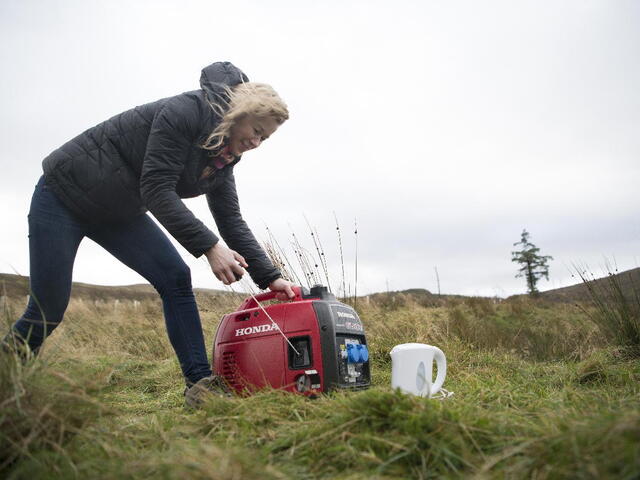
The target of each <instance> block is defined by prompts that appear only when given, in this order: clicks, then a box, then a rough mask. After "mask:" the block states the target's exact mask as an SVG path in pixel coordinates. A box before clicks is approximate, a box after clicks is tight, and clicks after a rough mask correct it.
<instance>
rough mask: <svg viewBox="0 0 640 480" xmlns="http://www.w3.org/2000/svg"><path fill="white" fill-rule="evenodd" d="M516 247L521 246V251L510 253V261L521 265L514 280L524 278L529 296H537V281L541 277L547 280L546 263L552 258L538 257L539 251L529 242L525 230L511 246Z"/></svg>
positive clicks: (527, 233) (546, 256)
mask: <svg viewBox="0 0 640 480" xmlns="http://www.w3.org/2000/svg"><path fill="white" fill-rule="evenodd" d="M518 245H520V246H522V250H517V251H515V252H511V261H512V262H516V263H519V264H520V265H521V266H520V270H519V271H518V274H517V275H516V278H519V277H525V278H526V279H527V289H528V291H529V294H530V295H537V294H538V293H540V292H538V289H537V288H536V284H537V283H538V280H540V278H542V277H544V278H546V279H547V280H549V265H547V262H548V261H549V260H553V257H552V256H550V255H540V253H539V252H540V249H539V248H538V247H536V246H535V245H534V244H533V243H531V242H530V241H529V232H527V231H526V230H522V236H521V238H520V241H519V242H516V243H514V244H513V246H514V247H515V246H518Z"/></svg>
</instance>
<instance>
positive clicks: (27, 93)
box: [0, 0, 640, 296]
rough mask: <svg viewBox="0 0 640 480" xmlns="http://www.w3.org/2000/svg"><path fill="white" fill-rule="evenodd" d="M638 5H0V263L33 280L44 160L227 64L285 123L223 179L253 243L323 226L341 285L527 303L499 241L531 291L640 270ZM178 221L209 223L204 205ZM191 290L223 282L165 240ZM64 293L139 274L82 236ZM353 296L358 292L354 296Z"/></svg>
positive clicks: (44, 1)
mask: <svg viewBox="0 0 640 480" xmlns="http://www.w3.org/2000/svg"><path fill="white" fill-rule="evenodd" d="M638 25H640V2H635V1H614V2H612V1H607V0H601V1H589V0H576V1H562V2H556V1H539V0H534V1H512V0H509V1H481V2H479V1H449V2H435V1H403V0H399V1H395V2H388V1H382V2H378V1H349V2H347V1H324V2H314V1H310V0H297V1H273V2H259V1H234V2H231V1H225V2H217V1H195V0H189V1H183V0H180V1H178V0H173V1H169V0H166V1H158V0H156V1H135V0H133V1H132V0H127V1H124V0H110V1H108V2H107V1H97V0H82V1H76V0H69V1H48V0H40V1H34V0H2V2H1V3H0V64H1V65H2V75H0V100H1V105H2V108H1V109H0V162H1V163H0V165H1V170H0V171H1V172H2V173H1V174H0V186H1V190H0V205H2V211H1V213H2V223H1V224H2V230H3V234H2V235H1V236H0V271H3V272H10V273H11V272H13V271H14V270H16V271H18V272H20V273H22V274H28V270H29V267H28V248H27V222H26V214H27V211H28V206H29V201H30V196H31V193H32V190H33V186H34V185H35V183H36V181H37V179H38V177H39V175H40V174H41V161H42V159H43V158H44V157H45V156H46V155H47V154H48V153H49V152H51V151H52V150H54V149H55V148H57V147H58V146H60V145H61V144H62V143H64V142H65V141H67V140H69V139H70V138H72V137H74V136H75V135H77V134H78V133H80V132H82V131H83V130H85V129H86V128H88V127H91V126H93V125H95V124H97V123H99V122H101V121H103V120H105V119H106V118H108V117H110V116H112V115H114V114H117V113H119V112H121V111H123V110H126V109H129V108H131V107H133V106H135V105H139V104H143V103H146V102H149V101H153V100H156V99H158V98H161V97H165V96H170V95H174V94H178V93H180V92H183V91H187V90H193V89H195V88H198V79H199V75H200V70H201V68H202V67H204V66H206V65H208V64H210V63H212V62H214V61H217V60H229V61H232V62H233V63H234V64H236V65H237V66H238V67H240V68H241V69H243V70H244V71H245V72H246V73H247V74H248V75H249V77H250V79H251V80H255V81H262V82H266V83H270V84H272V85H273V86H274V87H275V88H276V89H277V90H278V91H279V93H280V94H281V96H282V97H283V98H284V99H285V101H286V102H287V103H288V105H289V107H290V111H291V119H290V120H289V122H287V123H286V124H285V125H284V126H283V127H282V128H281V129H280V130H279V131H278V132H277V133H276V134H275V135H274V136H273V137H272V138H271V139H270V140H269V141H268V142H266V143H265V144H264V145H262V146H261V147H260V148H259V149H257V150H255V151H252V152H250V153H248V154H246V155H245V156H244V158H243V160H242V162H241V163H240V164H239V165H238V167H237V168H236V172H237V173H236V178H237V182H238V190H239V194H240V200H241V205H242V209H243V213H244V216H245V219H246V220H247V221H248V223H249V225H250V226H252V228H253V230H254V232H255V233H256V235H257V236H258V237H259V238H261V239H265V238H266V234H265V230H264V225H265V224H266V225H268V226H269V227H270V229H271V230H272V231H273V232H274V233H275V235H276V237H277V238H278V239H279V241H280V243H281V244H283V245H287V244H288V242H289V236H290V233H291V232H292V231H293V232H295V233H296V235H297V236H298V237H299V238H301V239H304V241H305V242H308V243H307V245H308V247H309V248H311V246H312V244H311V240H310V236H309V234H308V229H307V227H306V224H305V220H304V216H303V215H306V217H307V218H308V219H309V221H310V223H311V224H312V225H313V226H314V227H315V228H316V229H317V230H318V232H319V234H320V237H321V239H322V241H323V244H324V247H325V250H326V255H327V257H328V259H329V260H330V262H331V263H332V273H331V276H332V279H333V280H334V287H337V284H338V283H339V282H338V280H339V278H340V271H339V269H338V268H337V267H336V266H337V264H338V263H339V253H338V242H337V239H336V232H335V224H334V218H333V212H334V211H335V212H336V215H337V216H338V219H339V221H340V224H341V227H342V234H343V243H344V248H345V264H346V268H347V271H348V275H349V280H348V281H349V282H350V283H351V284H352V285H353V282H354V278H353V270H354V236H353V234H352V231H353V222H354V219H357V222H358V269H359V272H358V292H359V293H370V292H374V291H382V290H386V289H387V288H390V289H392V290H399V289H405V288H427V289H429V290H431V291H437V287H436V279H435V273H434V267H436V266H437V268H438V271H439V274H440V283H441V289H442V292H443V293H460V294H469V295H499V296H505V295H509V294H513V293H522V292H523V291H524V290H525V283H524V280H523V279H516V278H514V275H515V273H516V271H517V266H516V265H515V264H513V263H512V262H511V255H510V252H511V250H512V249H513V247H512V244H513V243H514V242H516V241H518V240H519V237H520V232H521V231H522V229H523V228H526V229H527V230H528V231H529V232H530V233H531V239H532V240H533V242H534V243H535V244H537V245H538V246H539V247H540V248H541V249H542V253H543V254H547V255H553V257H554V261H553V262H551V271H550V281H549V282H547V281H544V280H543V281H541V283H540V285H539V286H540V287H541V288H542V289H548V288H555V287H560V286H565V285H569V284H573V283H575V279H573V278H571V265H572V264H574V263H580V264H587V265H589V266H590V267H591V268H592V270H594V271H595V272H596V273H601V272H602V270H601V268H602V265H603V264H604V261H605V259H608V260H609V261H611V262H615V263H617V266H618V268H619V269H620V270H624V269H629V268H634V267H637V266H639V265H640V262H639V258H640V252H639V249H638V247H639V246H640V220H639V217H638V207H637V205H638V193H637V185H638V182H639V181H640V162H639V161H638V154H639V153H640V135H639V134H638V131H639V127H640V89H639V88H638V85H640V62H639V60H640V29H638ZM188 205H189V207H190V208H192V209H193V210H194V212H195V213H196V215H198V216H199V217H200V218H201V219H203V220H204V221H205V222H206V223H207V224H209V225H210V226H212V227H214V225H213V221H212V220H211V216H210V214H209V213H208V210H207V207H206V201H205V199H204V198H199V199H195V200H190V201H188ZM179 251H180V253H181V254H182V255H183V257H184V258H185V260H186V261H187V263H188V264H189V265H190V266H191V269H192V274H193V281H194V285H195V286H199V287H208V288H221V284H220V283H219V282H218V281H217V280H216V279H215V278H214V277H213V275H212V274H211V273H210V271H209V270H208V267H207V265H206V264H205V263H204V262H203V261H202V260H196V259H194V258H193V257H191V256H190V255H189V254H188V253H187V252H186V251H185V250H184V249H182V248H181V247H179ZM74 280H76V281H82V282H90V283H97V284H109V285H118V284H129V283H140V282H143V281H144V280H143V279H142V278H141V277H139V276H138V275H137V274H136V273H134V272H132V271H130V270H128V269H127V267H125V266H123V265H121V264H119V263H118V262H117V260H115V259H113V258H112V257H110V256H109V254H107V253H106V252H104V251H102V250H101V249H100V247H97V246H96V245H95V244H92V242H91V241H89V240H85V242H83V244H82V246H81V249H80V252H79V255H78V258H77V260H76V266H75V273H74ZM352 288H353V286H352Z"/></svg>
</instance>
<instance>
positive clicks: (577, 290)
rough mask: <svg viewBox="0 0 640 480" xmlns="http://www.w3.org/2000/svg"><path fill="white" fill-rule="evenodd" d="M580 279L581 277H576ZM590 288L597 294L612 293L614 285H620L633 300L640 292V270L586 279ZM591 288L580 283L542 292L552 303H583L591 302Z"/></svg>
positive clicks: (626, 295) (625, 294)
mask: <svg viewBox="0 0 640 480" xmlns="http://www.w3.org/2000/svg"><path fill="white" fill-rule="evenodd" d="M576 278H577V279H580V277H579V275H576ZM586 279H587V281H588V283H589V287H591V288H593V289H595V291H597V292H607V291H610V290H611V288H612V286H613V285H619V287H620V290H621V291H622V293H623V295H624V296H625V297H627V298H633V297H634V296H635V295H637V294H638V293H639V292H640V268H633V269H631V270H625V271H623V272H619V273H610V274H608V275H606V276H604V277H602V278H593V277H591V275H589V276H588V277H586ZM589 287H588V286H587V285H586V284H585V282H580V283H578V284H576V285H571V286H569V287H563V288H556V289H554V290H547V291H545V292H541V296H542V298H544V299H545V300H550V301H552V302H567V303H571V302H583V301H589V300H591V296H590V294H589Z"/></svg>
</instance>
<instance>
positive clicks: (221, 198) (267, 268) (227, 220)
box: [207, 174, 281, 289]
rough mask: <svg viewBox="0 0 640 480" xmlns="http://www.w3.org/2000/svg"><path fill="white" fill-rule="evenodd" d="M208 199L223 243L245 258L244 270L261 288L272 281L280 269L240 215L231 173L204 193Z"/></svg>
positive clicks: (278, 275) (234, 183)
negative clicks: (223, 180)
mask: <svg viewBox="0 0 640 480" xmlns="http://www.w3.org/2000/svg"><path fill="white" fill-rule="evenodd" d="M207 202H208V204H209V209H210V210H211V213H212V214H213V218H214V219H215V221H216V225H217V226H218V231H219V232H220V235H222V238H224V241H225V242H226V244H227V245H229V248H231V249H232V250H235V251H236V252H238V253H239V254H240V255H242V256H243V257H244V259H245V260H246V261H247V264H248V265H249V268H248V269H247V270H248V271H249V275H251V278H252V279H253V281H254V282H255V283H256V285H258V287H260V288H262V289H265V288H267V287H268V286H269V284H270V283H271V282H272V281H274V280H275V279H276V278H279V277H280V276H281V274H280V270H278V269H277V268H276V267H274V266H273V263H272V262H271V260H269V258H268V257H267V254H266V253H265V252H264V250H263V249H262V247H261V246H260V244H259V243H258V241H257V240H256V238H255V236H254V235H253V233H252V232H251V230H250V229H249V226H248V225H247V222H245V221H244V219H243V218H242V214H241V213H240V204H239V202H238V194H237V191H236V182H235V178H234V176H233V174H231V175H229V176H228V177H227V178H226V179H225V182H224V183H223V184H222V185H220V186H219V187H217V188H216V189H215V190H214V191H212V192H210V193H208V194H207Z"/></svg>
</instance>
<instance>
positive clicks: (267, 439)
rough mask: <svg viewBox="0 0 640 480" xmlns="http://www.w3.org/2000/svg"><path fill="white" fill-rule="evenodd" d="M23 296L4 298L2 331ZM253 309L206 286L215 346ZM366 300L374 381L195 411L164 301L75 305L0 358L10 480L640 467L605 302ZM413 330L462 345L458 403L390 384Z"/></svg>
mask: <svg viewBox="0 0 640 480" xmlns="http://www.w3.org/2000/svg"><path fill="white" fill-rule="evenodd" d="M23 301H24V298H23V297H20V298H12V297H9V298H8V299H5V302H4V307H3V308H4V313H3V317H4V319H5V325H4V326H3V328H2V333H4V332H5V331H6V324H7V323H8V322H10V321H12V320H13V319H15V318H16V317H17V315H19V313H20V310H21V309H22V308H23V306H24V305H23ZM237 303H238V300H237V298H232V297H229V296H225V295H217V296H205V295H200V296H199V304H200V307H201V311H202V316H203V323H204V326H205V335H206V340H207V344H208V345H210V343H211V341H212V339H213V332H214V331H215V328H216V325H217V322H218V321H219V319H220V317H221V316H222V314H223V313H225V312H227V311H230V310H233V309H235V307H236V306H237ZM357 309H358V311H359V313H360V316H361V318H362V320H363V322H364V324H365V328H366V329H367V334H368V340H369V343H370V350H371V361H372V375H373V383H374V386H373V388H371V389H369V390H367V391H362V392H357V393H341V394H331V395H326V396H323V397H321V398H319V399H316V400H308V399H306V398H303V397H300V396H296V395H291V394H284V393H282V392H278V391H265V392H262V393H260V394H257V395H255V396H252V397H248V398H213V399H212V400H211V401H210V402H209V403H207V404H206V406H205V408H204V409H202V410H199V411H190V410H187V409H186V408H185V407H184V398H183V388H184V387H183V382H182V379H181V375H180V371H179V367H178V365H177V361H176V360H175V358H174V355H173V352H172V350H171V348H170V345H169V343H168V340H167V338H166V333H165V331H164V323H163V320H162V315H161V310H160V304H159V302H158V301H155V300H150V299H149V300H143V301H141V302H134V301H122V302H118V303H117V304H116V303H115V302H113V301H101V302H100V301H99V302H92V301H88V300H75V301H72V304H71V306H70V308H69V311H68V314H67V317H66V319H65V321H64V322H63V325H62V326H61V327H60V328H59V329H58V330H56V332H55V333H54V334H53V335H52V336H51V338H50V339H49V340H48V342H47V343H46V344H45V345H46V348H45V349H44V352H43V354H42V355H41V356H40V357H39V358H38V359H36V360H35V361H31V362H29V363H27V364H26V365H24V366H23V365H21V364H20V363H18V362H16V361H15V358H14V357H13V356H9V355H4V356H2V357H0V359H1V361H2V365H0V391H1V393H0V423H1V429H0V432H1V433H0V476H2V477H3V478H9V479H22V478H29V479H33V478H92V479H93V478H105V479H116V478H117V479H120V478H125V479H126V478H131V479H135V478H195V479H199V478H202V479H253V478H255V479H280V478H282V479H288V478H295V479H316V478H327V479H329V478H341V479H365V478H367V479H368V478H380V479H383V478H384V479H397V478H442V477H444V478H537V479H547V478H549V479H553V478H594V479H596V478H621V479H637V478H640V382H639V380H640V362H639V361H638V357H637V354H636V352H634V351H632V350H631V349H629V348H627V347H624V346H619V345H616V344H615V342H611V341H607V339H608V338H609V337H607V336H606V335H605V334H604V333H603V332H602V330H601V329H600V328H599V327H598V325H597V323H596V322H594V320H593V319H594V318H595V317H594V316H593V312H595V310H594V309H592V307H589V306H581V307H580V306H576V305H574V304H572V303H551V302H548V301H544V300H533V299H529V298H526V297H518V298H513V299H509V300H502V301H498V300H494V299H487V298H462V297H446V298H439V299H433V298H432V297H428V298H426V297H425V298H420V297H418V296H413V295H410V294H395V295H394V294H388V295H380V296H377V297H375V298H374V299H370V300H369V301H368V302H367V301H365V300H364V299H358V304H357ZM404 342H421V343H429V344H433V345H437V346H439V347H440V348H441V349H442V350H443V351H444V352H445V353H446V355H447V359H448V362H449V368H448V375H447V380H446V382H445V388H447V389H448V390H450V391H453V392H455V393H454V395H453V396H452V397H449V398H447V399H446V400H437V399H421V398H415V397H410V396H406V395H403V394H400V393H398V392H394V391H392V390H391V388H390V372H391V359H390V357H389V351H390V350H391V348H392V347H393V346H394V345H396V344H399V343H404Z"/></svg>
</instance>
